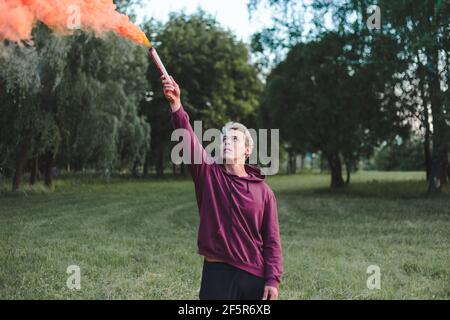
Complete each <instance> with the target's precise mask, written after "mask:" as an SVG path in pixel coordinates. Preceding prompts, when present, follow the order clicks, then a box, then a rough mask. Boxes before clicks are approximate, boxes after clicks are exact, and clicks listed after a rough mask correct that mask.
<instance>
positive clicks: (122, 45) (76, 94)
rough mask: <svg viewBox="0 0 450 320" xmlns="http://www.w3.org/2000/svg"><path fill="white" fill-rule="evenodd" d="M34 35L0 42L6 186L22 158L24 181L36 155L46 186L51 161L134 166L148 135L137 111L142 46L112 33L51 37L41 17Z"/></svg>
mask: <svg viewBox="0 0 450 320" xmlns="http://www.w3.org/2000/svg"><path fill="white" fill-rule="evenodd" d="M33 39H34V45H33V46H23V45H18V44H14V43H8V42H4V43H3V44H2V45H3V46H6V47H7V49H8V54H4V55H2V57H1V60H2V61H1V62H2V67H1V68H0V84H1V86H0V96H1V97H2V103H1V104H0V108H1V111H2V114H3V116H2V120H1V124H2V126H1V128H0V130H1V131H0V133H1V137H0V148H1V150H2V151H4V153H3V152H2V154H1V155H0V158H1V160H0V163H3V164H7V165H8V166H12V167H14V170H13V171H14V177H13V184H12V189H13V190H17V188H19V186H20V182H21V177H22V174H23V172H24V170H25V169H26V164H27V162H28V160H30V162H31V173H32V174H31V179H30V182H31V183H34V182H35V181H36V176H37V168H38V166H39V162H41V163H42V165H41V166H40V167H41V168H42V169H43V171H44V177H45V184H46V185H47V186H49V187H50V186H51V185H52V178H53V174H54V172H53V168H54V166H55V165H60V166H66V165H68V164H70V165H71V167H73V168H75V169H81V168H83V167H84V166H86V165H88V166H91V167H93V168H101V169H102V170H103V171H104V172H106V173H110V172H111V171H112V170H113V169H115V168H123V167H128V169H129V170H131V171H133V172H134V173H136V172H137V171H136V170H137V167H138V166H139V164H141V163H142V162H143V159H144V158H145V157H146V152H147V151H148V149H149V139H150V127H149V124H148V123H147V122H146V121H145V119H144V118H143V117H141V116H140V115H139V114H138V106H139V101H140V100H141V99H142V97H143V92H144V89H145V85H146V80H145V71H146V70H147V68H148V59H147V56H146V50H145V49H144V48H141V47H138V46H136V45H135V44H133V43H131V42H130V41H128V40H125V39H122V38H119V37H118V36H115V35H112V34H109V35H106V36H105V38H104V39H98V38H95V37H94V36H93V35H92V34H89V33H81V32H80V33H76V34H74V35H72V36H68V37H57V36H55V35H54V34H52V32H51V31H50V30H49V29H48V28H47V27H45V26H44V25H42V24H38V25H37V27H36V28H35V29H34V30H33Z"/></svg>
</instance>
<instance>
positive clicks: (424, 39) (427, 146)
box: [249, 0, 450, 193]
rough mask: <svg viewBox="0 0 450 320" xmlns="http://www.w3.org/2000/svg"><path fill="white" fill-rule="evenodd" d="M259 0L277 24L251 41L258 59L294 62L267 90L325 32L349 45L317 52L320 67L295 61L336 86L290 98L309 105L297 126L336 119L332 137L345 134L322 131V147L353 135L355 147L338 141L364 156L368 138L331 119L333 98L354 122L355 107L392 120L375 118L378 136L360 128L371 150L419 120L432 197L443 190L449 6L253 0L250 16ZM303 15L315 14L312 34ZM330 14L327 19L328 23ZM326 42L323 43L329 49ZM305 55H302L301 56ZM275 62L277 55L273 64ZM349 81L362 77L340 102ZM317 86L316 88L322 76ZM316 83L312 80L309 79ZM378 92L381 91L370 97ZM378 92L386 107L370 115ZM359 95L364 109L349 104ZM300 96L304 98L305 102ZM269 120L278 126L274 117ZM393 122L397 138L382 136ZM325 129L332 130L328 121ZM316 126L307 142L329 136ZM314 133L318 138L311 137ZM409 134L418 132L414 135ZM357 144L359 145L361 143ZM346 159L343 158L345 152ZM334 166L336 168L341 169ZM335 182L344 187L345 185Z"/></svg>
mask: <svg viewBox="0 0 450 320" xmlns="http://www.w3.org/2000/svg"><path fill="white" fill-rule="evenodd" d="M262 3H265V4H266V5H268V6H269V7H271V8H273V10H274V17H273V25H272V26H268V27H266V28H263V29H262V30H261V31H260V32H257V33H256V34H255V35H254V36H253V39H252V48H253V50H254V51H255V52H256V53H257V57H258V58H259V61H260V62H261V63H265V64H266V65H267V66H269V67H271V66H272V65H273V64H275V65H277V64H278V63H279V62H281V61H283V60H284V59H285V56H283V54H285V53H286V52H289V54H287V58H286V59H287V61H289V62H287V61H286V62H284V63H281V64H280V65H279V66H278V67H277V68H276V69H275V70H274V71H273V73H272V74H271V75H270V77H269V79H271V80H269V81H268V83H267V85H268V89H269V90H270V88H271V87H274V86H275V83H279V82H280V81H281V80H279V78H283V77H286V79H285V80H286V81H288V80H290V79H292V74H293V73H294V72H291V73H289V72H285V74H284V76H283V75H280V73H282V71H281V70H280V69H283V67H282V66H283V64H284V65H286V64H288V63H290V64H291V68H294V67H295V65H292V63H293V61H294V60H295V59H294V58H293V56H299V57H300V56H302V54H303V55H306V54H307V53H306V52H309V51H310V49H311V47H313V46H314V43H317V42H318V41H319V42H323V41H327V42H329V40H325V39H329V37H328V38H327V36H325V35H327V34H329V33H330V32H332V33H334V34H336V37H338V38H341V39H342V41H341V44H338V46H337V48H339V47H341V48H345V47H348V48H349V49H348V51H349V52H348V54H346V55H334V56H333V53H335V52H336V50H334V47H333V46H329V50H330V51H329V52H326V50H322V51H321V52H319V51H317V52H316V53H317V54H319V55H320V56H318V57H317V58H316V60H312V59H311V60H310V62H311V63H319V64H320V65H316V66H313V67H309V66H308V65H307V64H305V63H302V62H301V61H303V60H301V59H298V60H297V61H298V64H297V67H296V69H295V70H296V72H297V73H299V74H300V73H303V72H304V70H309V69H311V68H313V69H314V68H315V69H317V70H320V69H321V68H323V67H324V66H326V67H327V69H328V70H329V72H328V77H329V78H330V80H329V85H331V86H333V88H326V87H325V86H323V87H322V89H324V90H323V91H322V92H323V94H321V95H318V96H315V98H314V99H308V98H310V96H311V95H312V94H311V93H310V92H306V91H299V92H298V93H297V95H296V97H297V99H298V100H300V102H299V101H292V100H291V101H290V102H291V104H293V105H295V102H297V104H303V105H304V108H303V109H302V112H303V113H302V114H301V115H300V114H298V116H297V119H299V120H298V121H300V123H302V120H301V119H300V118H301V117H304V118H307V119H311V117H313V116H314V117H315V119H316V121H317V122H316V123H317V124H318V126H319V127H321V125H320V124H321V123H324V122H326V120H324V119H327V118H332V119H333V118H335V119H337V122H335V123H334V124H335V126H336V127H333V129H334V133H340V134H338V135H337V136H334V135H332V134H330V132H327V134H328V137H327V134H325V137H326V138H325V141H324V142H325V144H326V145H337V144H336V143H335V140H336V139H340V137H341V136H342V135H344V136H347V137H349V136H351V135H352V134H354V135H355V137H356V139H350V140H351V141H350V140H347V141H348V142H350V144H347V143H341V144H340V145H341V146H345V147H346V148H347V147H348V152H345V153H346V154H348V155H350V158H352V157H353V158H354V159H355V158H357V155H358V154H359V153H360V152H359V151H358V150H360V146H359V142H360V141H361V139H362V138H363V136H364V135H361V133H360V132H359V131H358V130H357V126H356V124H355V125H354V126H351V127H350V128H349V127H347V126H346V125H345V124H346V122H343V121H340V120H339V119H341V117H339V116H338V117H336V115H335V117H333V116H331V117H330V115H333V114H332V113H330V108H327V106H329V105H330V103H329V102H328V100H329V99H330V98H331V97H332V96H335V97H339V99H336V101H335V105H342V104H348V105H347V106H346V108H347V109H345V111H344V112H345V114H346V115H347V114H348V115H349V120H350V119H351V121H356V122H357V123H360V121H361V120H363V119H364V114H362V116H363V117H362V118H359V117H357V118H354V117H353V116H352V115H357V114H358V110H356V108H357V106H358V108H360V106H362V105H365V106H368V107H369V108H368V109H365V111H366V112H368V115H369V114H370V115H373V113H374V112H375V113H378V112H379V111H380V110H381V108H382V109H383V113H384V114H385V115H388V117H387V118H385V117H373V118H372V120H371V121H372V122H373V123H372V124H371V127H376V128H377V130H375V131H373V130H371V129H370V128H369V127H365V126H362V128H365V129H368V130H369V131H368V132H370V136H371V137H372V138H371V139H370V141H371V142H370V143H369V144H367V143H365V145H366V146H368V145H371V146H372V147H374V146H376V145H377V144H379V143H380V142H381V141H382V140H383V139H387V138H388V137H389V136H391V137H395V136H397V134H400V135H403V136H404V135H405V132H404V130H403V129H402V130H400V131H399V132H397V131H396V130H397V129H396V128H397V127H398V126H397V124H398V123H399V118H400V119H401V120H402V121H403V122H404V123H413V122H420V130H421V132H420V133H421V134H422V135H423V143H424V148H423V150H424V159H425V161H424V162H425V163H426V170H427V178H428V180H429V192H430V193H437V192H440V190H441V189H442V186H443V184H445V183H446V182H447V180H448V177H449V176H450V167H449V163H448V153H449V150H450V146H449V144H450V107H449V94H448V92H449V91H448V70H449V63H450V56H449V54H448V48H449V44H450V42H449V41H450V39H449V35H450V24H449V23H448V12H449V10H450V8H449V2H448V1H445V0H437V1H436V0H427V1H414V0H408V1H391V0H378V1H369V0H356V1H355V0H342V1H328V0H315V1H312V2H311V3H305V2H304V1H301V0H249V8H250V11H251V12H254V11H255V10H257V9H258V7H259V6H261V4H262ZM373 5H376V6H378V9H379V10H380V11H379V16H378V17H377V16H376V11H374V10H373V8H372V9H371V10H369V9H370V8H371V7H372V6H373ZM306 12H308V14H309V15H311V16H313V17H314V19H312V21H311V24H312V25H313V27H312V29H311V30H310V32H306V31H307V30H305V28H304V24H303V22H304V21H303V20H302V18H304V17H305V16H306V15H305V13H306ZM299 17H300V18H299ZM326 17H329V18H330V19H328V23H327V22H326V19H325V18H326ZM370 19H379V22H380V27H379V28H378V29H377V28H375V29H369V27H368V24H367V23H368V22H369V20H370ZM330 21H331V25H330ZM309 42H311V43H312V44H311V46H307V45H305V43H309ZM323 45H324V46H325V44H323ZM302 51H304V52H303V53H302ZM352 56H353V57H352ZM267 57H270V58H269V59H268V58H267ZM273 57H275V60H274V59H273ZM326 59H328V60H326ZM339 66H345V67H346V68H347V69H348V70H347V72H345V71H344V70H343V69H342V68H341V69H339ZM345 67H344V68H345ZM285 69H289V67H287V68H286V67H285ZM337 70H340V72H336V71H337ZM307 72H309V71H307ZM326 75H327V73H326V72H324V76H326ZM299 77H301V76H299ZM349 77H350V78H352V79H358V81H356V82H355V83H354V86H353V89H352V87H351V86H350V87H347V89H348V90H350V91H348V92H349V93H350V92H351V93H352V94H353V95H354V96H355V97H353V98H351V99H350V100H345V99H342V98H343V97H345V95H346V94H345V93H344V92H335V93H334V94H333V91H337V90H338V89H337V88H334V86H337V87H339V86H340V84H343V83H348V82H347V80H349V79H350V78H349ZM304 78H305V79H303V82H304V83H307V79H306V75H305V76H304ZM277 79H278V80H277ZM332 79H333V80H334V82H333V81H332ZM314 81H315V82H316V83H317V79H316V80H314ZM314 81H313V80H312V79H311V82H314ZM331 82H333V84H332V83H331ZM383 82H384V83H385V84H386V86H385V87H384V88H382V87H381V84H382V83H383ZM348 84H349V83H348ZM307 88H313V86H312V85H311V84H310V86H304V87H301V88H299V89H302V90H305V89H307ZM342 89H344V88H342ZM314 92H316V91H314ZM374 93H377V94H376V95H373V94H374ZM377 95H378V97H379V101H380V102H381V101H382V100H384V101H385V102H383V103H381V105H380V104H375V105H378V107H379V108H375V110H373V109H371V108H373V102H374V101H375V100H376V99H375V100H374V99H373V98H376V96H377ZM357 96H359V97H364V99H362V100H360V103H359V104H353V105H352V103H351V102H350V101H351V100H353V101H356V100H355V98H356V97H357ZM347 98H348V97H347ZM367 98H368V99H369V100H368V101H367V103H363V100H365V99H367ZM302 99H306V100H304V101H301V100H302ZM286 108H288V107H286ZM318 110H320V111H318ZM337 110H339V109H337ZM337 110H336V111H337ZM285 111H286V110H285ZM337 112H339V111H337ZM393 115H394V116H393ZM271 119H274V121H276V119H277V118H275V117H273V118H271ZM269 120H270V119H269ZM293 121H295V120H293ZM380 121H381V122H380ZM390 121H392V124H393V125H392V130H391V133H392V134H391V135H386V132H385V131H384V130H381V131H380V130H379V129H381V128H388V127H387V126H388V123H389V122H390ZM269 123H270V122H269ZM325 127H327V128H330V124H328V125H326V126H325ZM311 129H312V130H313V131H311V130H306V131H305V132H303V133H304V134H303V140H306V141H305V143H306V142H308V143H310V142H312V141H313V140H317V139H321V138H323V137H324V135H323V133H321V135H320V136H318V135H317V133H319V132H318V130H319V128H311ZM314 129H315V130H314ZM349 129H351V130H352V131H351V132H348V133H342V132H341V131H344V132H347V131H348V130H349ZM328 130H331V129H328ZM312 132H315V133H316V134H315V135H314V134H312ZM363 132H364V131H363ZM377 132H382V134H381V135H379V134H378V133H377ZM410 134H416V135H417V132H415V133H410ZM285 136H287V139H288V140H293V139H294V138H293V137H294V133H293V131H289V133H288V134H286V135H285ZM308 136H309V139H308V138H307V137H308ZM299 139H300V138H299ZM353 143H356V145H354V144H353ZM312 151H314V150H312ZM342 156H343V157H344V159H345V156H344V152H343V153H342ZM344 161H345V160H344ZM337 166H338V167H339V165H337ZM337 170H339V169H337ZM331 171H332V172H333V171H334V170H333V169H332V170H331ZM332 175H333V173H332ZM337 179H338V180H340V179H339V178H337ZM332 181H333V178H332ZM333 184H334V183H333V182H332V185H333ZM334 185H336V184H334ZM337 185H341V183H338V184H337Z"/></svg>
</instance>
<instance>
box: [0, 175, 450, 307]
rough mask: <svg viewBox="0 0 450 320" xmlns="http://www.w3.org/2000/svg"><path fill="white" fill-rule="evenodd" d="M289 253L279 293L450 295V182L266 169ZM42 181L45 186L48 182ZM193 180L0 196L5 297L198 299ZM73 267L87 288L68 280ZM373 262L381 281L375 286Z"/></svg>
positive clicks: (62, 187)
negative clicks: (370, 285) (347, 181)
mask: <svg viewBox="0 0 450 320" xmlns="http://www.w3.org/2000/svg"><path fill="white" fill-rule="evenodd" d="M268 183H269V185H270V186H271V187H272V188H273V190H274V191H275V194H276V197H277V199H278V207H279V218H280V227H281V237H282V245H283V256H284V277H283V282H282V283H281V285H280V299H418V298H424V299H450V192H449V190H448V189H447V190H446V191H445V193H444V194H443V195H441V196H438V197H435V198H433V199H431V198H429V197H427V196H426V195H425V193H424V191H425V190H426V184H425V182H424V181H423V173H382V172H370V173H368V172H366V173H359V174H356V175H354V176H353V177H352V183H351V186H350V187H349V188H348V189H347V190H344V191H340V192H338V193H332V192H330V191H329V189H328V188H327V186H328V183H329V177H328V176H326V175H314V174H310V175H295V176H276V177H271V178H269V179H268ZM42 190H43V188H42ZM194 199H195V198H194V190H193V184H192V182H191V181H190V180H187V179H185V180H183V179H175V178H171V179H164V180H153V181H151V180H146V181H144V180H142V181H126V180H113V181H111V182H109V183H99V182H95V183H94V182H89V181H83V180H73V179H68V180H67V179H66V180H60V181H57V182H56V187H55V191H54V192H52V193H49V192H44V191H41V189H40V187H39V186H38V187H35V188H34V189H33V190H28V191H27V192H22V193H18V194H15V195H11V194H3V195H1V196H0V299H197V298H198V290H199V285H200V275H201V266H202V260H201V258H200V257H199V256H198V255H197V254H196V232H197V223H198V213H197V206H196V203H195V200H194ZM69 265H78V266H79V267H80V268H81V290H78V291H76V290H75V291H74V290H69V289H68V288H67V287H66V280H67V278H68V277H69V275H68V274H67V273H66V269H67V267H68V266H69ZM369 265H378V266H379V267H380V269H381V289H380V290H369V289H367V286H366V281H367V278H368V277H369V274H367V273H366V270H367V267H368V266H369Z"/></svg>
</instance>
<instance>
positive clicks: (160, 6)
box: [137, 0, 271, 42]
mask: <svg viewBox="0 0 450 320" xmlns="http://www.w3.org/2000/svg"><path fill="white" fill-rule="evenodd" d="M143 3H144V6H143V8H142V9H141V10H139V11H138V12H137V22H138V23H140V22H141V21H142V20H144V18H145V17H146V16H147V17H153V18H155V19H157V20H159V21H162V22H166V21H167V20H168V17H169V13H170V12H173V11H176V12H179V11H182V10H184V11H185V13H187V14H190V13H194V12H196V11H197V9H198V8H202V9H203V10H204V11H206V12H207V13H209V14H212V15H213V16H214V17H215V18H216V19H217V20H218V21H219V23H220V24H221V25H222V26H223V27H225V28H229V29H230V30H231V31H233V33H234V34H235V35H236V36H237V37H238V39H240V40H244V41H246V42H247V41H248V40H249V39H250V36H251V35H252V34H253V33H255V32H256V31H258V30H260V29H261V28H262V27H263V26H264V25H269V24H270V21H271V19H270V11H269V10H259V11H258V12H256V13H255V14H254V15H252V19H251V20H250V18H249V14H248V9H247V0H145V1H143Z"/></svg>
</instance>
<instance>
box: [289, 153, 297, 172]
mask: <svg viewBox="0 0 450 320" xmlns="http://www.w3.org/2000/svg"><path fill="white" fill-rule="evenodd" d="M295 162H296V154H295V152H293V151H289V156H288V173H289V174H295V173H296V172H297V164H296V163H295Z"/></svg>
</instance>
